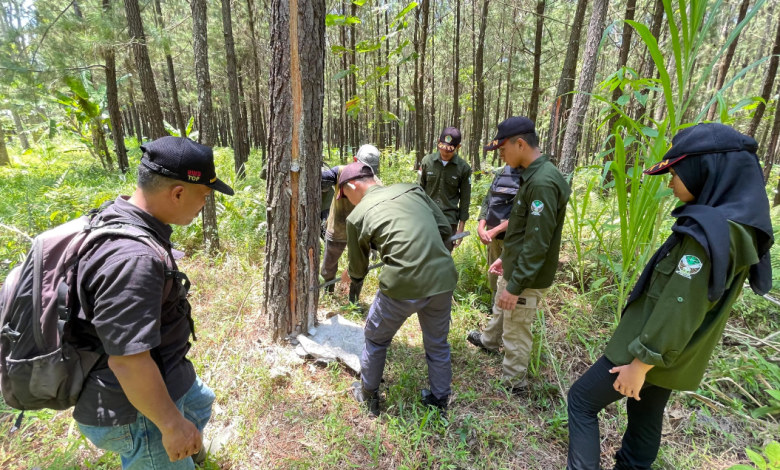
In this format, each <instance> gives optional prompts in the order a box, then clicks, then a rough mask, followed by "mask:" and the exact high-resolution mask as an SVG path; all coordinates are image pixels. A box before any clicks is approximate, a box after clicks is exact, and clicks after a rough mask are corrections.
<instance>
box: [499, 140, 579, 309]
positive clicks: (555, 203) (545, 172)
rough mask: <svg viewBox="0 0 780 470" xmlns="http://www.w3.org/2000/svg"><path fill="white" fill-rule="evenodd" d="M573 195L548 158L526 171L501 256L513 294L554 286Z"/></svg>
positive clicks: (505, 277)
mask: <svg viewBox="0 0 780 470" xmlns="http://www.w3.org/2000/svg"><path fill="white" fill-rule="evenodd" d="M570 194H571V188H569V184H568V183H567V182H566V179H564V177H563V175H562V174H561V172H560V171H558V168H556V167H555V165H553V164H552V163H551V162H550V159H549V157H547V155H542V156H541V157H539V158H537V159H536V160H535V161H534V162H533V163H531V164H530V165H529V166H528V168H526V169H525V170H524V171H523V174H522V176H521V177H520V189H519V190H518V191H517V196H516V197H515V202H514V205H513V207H512V212H511V213H510V215H509V225H508V226H507V229H506V235H505V236H504V252H503V253H502V254H501V260H502V264H503V269H504V279H505V280H506V281H507V286H506V290H508V291H509V293H510V294H513V295H520V294H521V293H522V292H523V290H525V289H528V288H531V289H546V288H548V287H550V286H551V285H552V283H553V278H554V277H555V271H556V270H557V269H558V254H559V253H560V250H561V231H562V230H563V221H564V219H565V218H566V204H567V203H568V202H569V195H570Z"/></svg>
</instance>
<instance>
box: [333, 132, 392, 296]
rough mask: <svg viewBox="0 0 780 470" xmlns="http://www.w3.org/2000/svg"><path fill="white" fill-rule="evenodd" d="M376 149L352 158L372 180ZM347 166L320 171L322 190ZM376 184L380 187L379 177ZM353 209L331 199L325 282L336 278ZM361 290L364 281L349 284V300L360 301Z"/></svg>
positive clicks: (363, 148) (360, 151)
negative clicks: (362, 164)
mask: <svg viewBox="0 0 780 470" xmlns="http://www.w3.org/2000/svg"><path fill="white" fill-rule="evenodd" d="M379 155H380V153H379V149H377V148H376V147H374V146H373V145H363V146H361V147H360V149H358V152H357V154H356V155H355V157H354V161H355V162H362V163H365V164H366V165H368V166H370V167H371V169H372V170H373V172H374V175H375V176H374V177H375V178H376V175H378V174H379ZM345 167H346V165H339V166H334V167H333V168H330V169H323V170H322V190H323V191H326V190H328V189H330V188H331V187H334V186H336V184H337V183H338V180H339V175H340V174H341V172H342V171H343V170H344V168H345ZM376 181H377V182H378V183H380V184H381V182H380V181H379V179H378V178H376ZM354 208H355V206H354V205H353V204H352V203H351V202H349V200H348V199H347V198H341V199H336V198H334V199H333V202H332V203H331V206H330V213H329V214H328V221H327V224H326V228H325V254H324V256H323V257H322V268H321V269H320V275H322V277H323V278H324V279H325V281H326V282H327V281H331V280H333V279H335V278H336V274H337V273H338V269H339V258H341V254H342V253H344V250H345V249H346V247H347V216H348V215H349V214H351V213H352V210H353V209H354ZM334 288H335V285H330V286H328V287H326V291H327V292H330V293H332V292H333V290H334ZM362 289H363V282H362V281H361V282H354V281H353V282H351V283H350V285H349V301H350V302H351V303H353V304H356V303H357V302H358V300H359V299H360V291H361V290H362Z"/></svg>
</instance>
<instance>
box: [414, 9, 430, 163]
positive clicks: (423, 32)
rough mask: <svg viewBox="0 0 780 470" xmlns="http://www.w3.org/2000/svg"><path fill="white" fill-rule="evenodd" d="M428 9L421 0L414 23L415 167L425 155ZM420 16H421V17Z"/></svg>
mask: <svg viewBox="0 0 780 470" xmlns="http://www.w3.org/2000/svg"><path fill="white" fill-rule="evenodd" d="M429 11H430V0H423V2H422V9H421V10H420V11H419V12H418V17H417V22H416V23H415V27H414V30H415V35H414V38H415V40H414V50H415V52H416V53H417V58H416V59H415V61H414V83H413V85H414V87H413V88H414V89H413V91H414V117H415V118H414V129H415V141H414V154H415V157H416V158H415V160H416V162H415V168H419V167H420V163H422V159H423V157H424V156H425V109H424V106H425V103H424V101H423V98H424V96H425V47H426V44H427V43H428V14H429ZM421 17H422V18H421Z"/></svg>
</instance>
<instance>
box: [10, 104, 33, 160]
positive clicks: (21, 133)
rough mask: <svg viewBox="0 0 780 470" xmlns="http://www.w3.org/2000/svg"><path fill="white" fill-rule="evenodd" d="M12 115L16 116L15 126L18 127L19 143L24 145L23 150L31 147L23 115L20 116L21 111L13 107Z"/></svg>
mask: <svg viewBox="0 0 780 470" xmlns="http://www.w3.org/2000/svg"><path fill="white" fill-rule="evenodd" d="M11 116H12V117H13V118H14V126H15V127H16V135H17V137H19V143H20V144H21V146H22V150H27V149H29V148H30V141H29V140H27V131H26V130H24V124H23V123H22V117H21V116H19V111H17V110H16V109H13V108H12V109H11Z"/></svg>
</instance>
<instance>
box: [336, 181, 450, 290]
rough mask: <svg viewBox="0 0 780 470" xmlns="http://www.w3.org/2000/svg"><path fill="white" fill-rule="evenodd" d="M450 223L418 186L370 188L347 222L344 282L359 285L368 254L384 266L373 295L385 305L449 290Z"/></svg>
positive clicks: (366, 267)
mask: <svg viewBox="0 0 780 470" xmlns="http://www.w3.org/2000/svg"><path fill="white" fill-rule="evenodd" d="M451 233H452V229H451V228H450V223H449V222H448V221H447V219H446V218H445V217H444V214H443V213H442V212H441V209H439V207H438V206H437V205H436V204H434V202H433V201H432V200H431V198H429V197H428V196H427V195H426V194H425V192H424V191H423V190H422V188H420V187H419V186H418V185H416V184H413V183H399V184H394V185H391V186H387V187H382V186H371V187H369V188H368V190H367V191H366V194H365V195H364V196H363V199H362V200H361V201H360V203H359V204H358V205H357V206H355V209H354V210H353V211H352V213H351V214H350V215H349V217H347V248H348V250H349V252H348V258H349V276H350V277H351V278H352V280H354V281H357V282H359V281H361V280H362V279H363V278H364V277H365V276H366V274H367V273H368V263H369V253H370V252H371V249H372V248H374V249H376V250H377V251H378V252H379V257H380V259H381V260H382V262H384V263H385V266H384V267H383V268H382V271H381V272H380V274H379V290H381V291H382V292H383V293H384V294H385V295H387V296H388V297H390V298H391V299H396V300H411V299H422V298H425V297H430V296H432V295H436V294H441V293H444V292H450V291H453V290H455V285H456V284H457V283H458V273H457V271H456V270H455V263H454V262H453V261H452V256H451V255H450V252H449V251H447V248H446V247H445V246H444V240H447V239H448V238H449V237H450V236H451Z"/></svg>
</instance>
